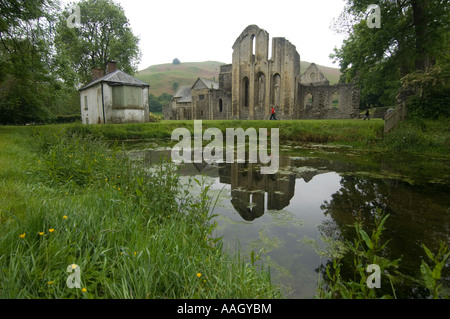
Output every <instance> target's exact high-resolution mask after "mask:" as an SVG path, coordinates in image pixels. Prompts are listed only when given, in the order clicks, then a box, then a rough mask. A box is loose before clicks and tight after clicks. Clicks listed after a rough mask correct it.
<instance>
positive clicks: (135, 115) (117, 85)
mask: <svg viewBox="0 0 450 319" xmlns="http://www.w3.org/2000/svg"><path fill="white" fill-rule="evenodd" d="M92 79H93V80H92V82H90V83H88V84H86V85H85V86H83V87H82V88H80V89H79V92H80V105H81V119H82V122H83V124H118V123H146V122H148V121H149V105H148V90H149V88H150V85H149V84H147V83H145V82H143V81H141V80H138V79H136V78H134V77H132V76H131V75H128V74H126V73H125V72H123V71H120V70H117V69H116V63H115V62H109V63H108V72H107V74H106V75H103V71H102V70H100V69H94V70H92Z"/></svg>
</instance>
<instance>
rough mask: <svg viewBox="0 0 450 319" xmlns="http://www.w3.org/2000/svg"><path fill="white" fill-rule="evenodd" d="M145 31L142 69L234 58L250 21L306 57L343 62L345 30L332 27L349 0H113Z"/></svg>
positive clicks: (137, 29)
mask: <svg viewBox="0 0 450 319" xmlns="http://www.w3.org/2000/svg"><path fill="white" fill-rule="evenodd" d="M114 1H115V2H116V3H120V5H121V6H122V7H123V8H124V10H125V13H126V16H127V17H128V19H129V21H130V24H131V27H132V29H133V32H134V34H135V35H137V36H139V37H140V39H141V40H140V48H141V51H142V59H141V63H140V64H139V68H138V69H139V70H142V69H145V68H147V67H149V66H151V65H155V64H163V63H171V62H172V60H173V59H174V58H178V59H179V60H180V61H181V62H201V61H208V60H210V61H219V62H223V63H231V55H232V49H231V47H232V45H233V43H234V41H235V40H236V38H237V37H238V36H239V35H240V34H241V32H242V31H243V30H244V29H245V28H246V27H247V26H248V25H251V24H256V25H258V26H259V27H260V28H262V29H264V30H266V31H267V32H268V33H269V36H270V38H272V37H284V38H286V39H287V40H289V41H290V42H291V43H292V44H294V45H295V46H296V48H297V51H298V53H299V54H300V59H301V60H302V61H308V62H315V63H316V64H321V65H325V66H331V67H338V65H337V64H333V63H332V61H331V59H330V58H329V55H330V53H332V52H333V49H334V48H335V47H340V46H341V44H342V41H343V38H342V36H340V35H338V34H335V33H334V32H333V31H332V30H330V25H331V22H332V19H333V18H337V17H338V16H339V14H340V13H341V12H342V10H343V8H344V4H345V2H344V0H225V1H215V0H190V1H188V0H163V1H155V0H114Z"/></svg>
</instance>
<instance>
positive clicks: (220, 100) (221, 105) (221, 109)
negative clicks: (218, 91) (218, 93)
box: [219, 99, 223, 113]
mask: <svg viewBox="0 0 450 319" xmlns="http://www.w3.org/2000/svg"><path fill="white" fill-rule="evenodd" d="M222 111H223V101H222V99H219V112H221V113H222Z"/></svg>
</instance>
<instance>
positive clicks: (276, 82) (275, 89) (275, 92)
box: [272, 73, 281, 106]
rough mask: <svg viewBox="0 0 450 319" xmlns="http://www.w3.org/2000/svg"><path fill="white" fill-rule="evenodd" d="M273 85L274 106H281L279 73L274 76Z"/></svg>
mask: <svg viewBox="0 0 450 319" xmlns="http://www.w3.org/2000/svg"><path fill="white" fill-rule="evenodd" d="M272 85H273V86H272V87H273V89H272V104H273V105H274V106H280V97H281V76H280V75H279V74H278V73H277V74H275V75H274V76H273V81H272Z"/></svg>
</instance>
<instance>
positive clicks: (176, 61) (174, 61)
mask: <svg viewBox="0 0 450 319" xmlns="http://www.w3.org/2000/svg"><path fill="white" fill-rule="evenodd" d="M172 64H173V65H178V64H181V62H180V60H178V58H175V59H173V61H172Z"/></svg>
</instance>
